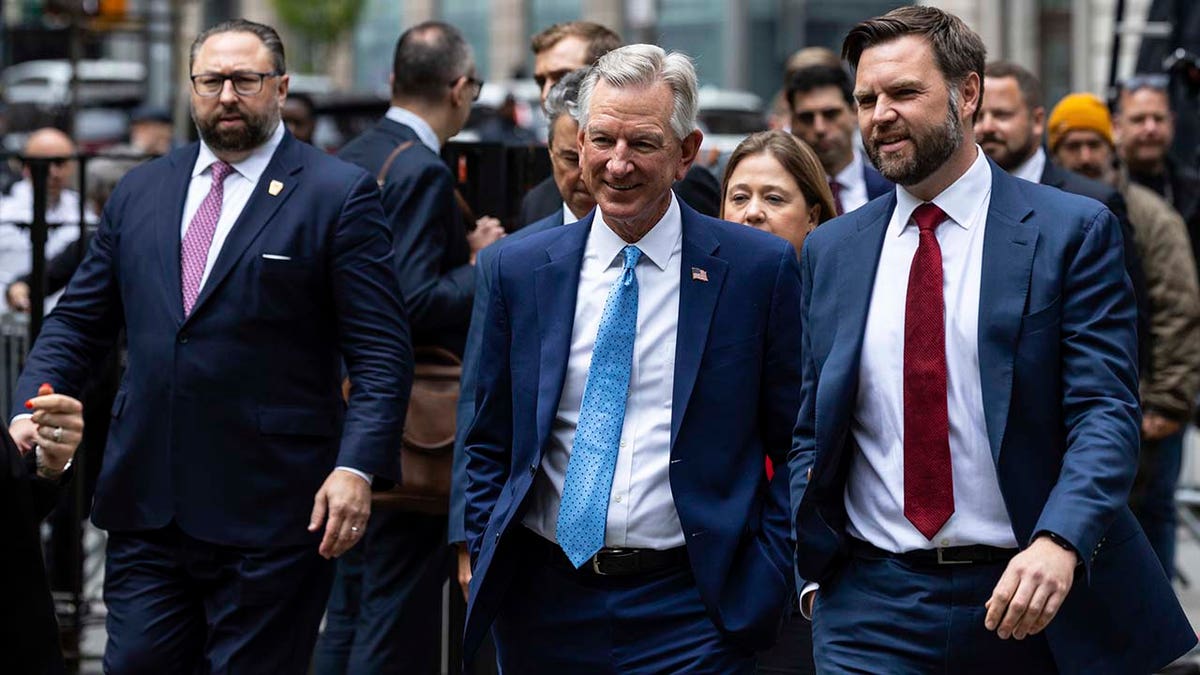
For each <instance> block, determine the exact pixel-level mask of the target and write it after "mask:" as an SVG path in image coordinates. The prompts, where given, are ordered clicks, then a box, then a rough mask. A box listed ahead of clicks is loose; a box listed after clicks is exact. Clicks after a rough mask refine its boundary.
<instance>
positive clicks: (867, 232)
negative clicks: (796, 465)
mask: <svg viewBox="0 0 1200 675" xmlns="http://www.w3.org/2000/svg"><path fill="white" fill-rule="evenodd" d="M895 208H896V193H895V191H892V193H891V195H890V196H889V197H888V198H886V199H884V200H881V201H880V202H878V203H871V204H868V205H867V206H865V207H863V208H862V209H861V210H859V211H858V212H856V214H855V216H852V217H857V218H858V227H857V228H856V229H855V231H854V232H853V233H852V234H851V235H850V236H848V237H846V238H845V239H843V240H842V243H841V246H840V247H839V248H838V251H837V270H838V271H837V275H838V314H837V331H836V333H835V334H834V337H833V341H832V345H831V346H830V350H829V354H828V356H827V357H826V358H825V366H824V368H823V370H822V371H821V379H820V387H819V389H818V391H817V410H816V415H817V428H818V429H825V430H827V431H832V432H834V433H835V434H836V435H838V436H840V435H841V433H842V430H843V429H844V428H845V426H846V424H847V423H848V422H849V417H848V415H847V413H848V412H849V411H851V410H853V409H854V405H853V404H854V398H855V396H856V395H857V392H858V368H859V361H860V358H861V355H862V346H863V337H864V333H865V330H866V325H867V311H868V309H869V308H870V306H871V294H872V292H873V290H874V287H875V273H876V271H877V270H878V267H879V255H880V252H881V251H882V250H883V237H884V236H885V234H886V232H887V226H888V222H889V221H890V220H891V217H892V211H893V210H894V209H895ZM829 392H832V395H833V396H834V398H832V399H829V398H828V397H827V395H828V394H829ZM823 394H826V395H823ZM826 442H827V443H828V447H831V448H840V447H841V445H842V444H841V443H839V442H837V439H836V438H829V439H826ZM824 475H829V474H828V472H826V473H825V474H824Z"/></svg>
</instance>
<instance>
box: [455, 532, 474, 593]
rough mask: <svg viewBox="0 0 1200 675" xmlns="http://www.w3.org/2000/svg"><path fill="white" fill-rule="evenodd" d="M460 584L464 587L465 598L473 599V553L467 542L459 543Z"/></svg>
mask: <svg viewBox="0 0 1200 675" xmlns="http://www.w3.org/2000/svg"><path fill="white" fill-rule="evenodd" d="M458 585H459V586H461V587H462V593H463V600H470V599H471V594H470V590H471V553H470V552H469V551H467V544H466V542H460V543H459V544H458Z"/></svg>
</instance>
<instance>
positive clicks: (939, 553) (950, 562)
mask: <svg viewBox="0 0 1200 675" xmlns="http://www.w3.org/2000/svg"><path fill="white" fill-rule="evenodd" d="M945 550H946V549H945V548H943V547H941V546H939V547H938V549H937V564H939V565H970V564H971V561H970V560H946V559H945V558H943V557H942V551H945Z"/></svg>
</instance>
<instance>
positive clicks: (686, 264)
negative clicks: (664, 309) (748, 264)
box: [671, 202, 729, 448]
mask: <svg viewBox="0 0 1200 675" xmlns="http://www.w3.org/2000/svg"><path fill="white" fill-rule="evenodd" d="M679 210H680V214H681V216H682V220H683V251H682V258H681V260H680V265H679V274H680V278H679V323H678V328H677V334H676V336H675V386H674V391H673V392H672V396H671V400H672V404H671V447H672V448H674V447H675V438H676V437H677V436H678V435H679V425H680V424H681V423H682V422H683V417H684V413H685V412H686V411H687V404H688V400H689V399H690V398H691V396H692V388H693V387H694V386H695V384H696V376H697V375H698V374H699V373H700V361H701V359H702V358H703V356H704V346H705V344H706V343H707V342H708V333H709V327H710V326H711V325H712V318H713V311H714V310H715V309H716V307H717V298H719V297H720V295H721V287H722V286H723V285H724V284H725V273H726V271H727V269H728V267H729V265H728V264H727V263H726V262H725V261H724V260H722V259H720V258H717V257H715V256H714V255H713V254H714V253H716V252H717V248H718V247H719V246H720V242H718V240H717V238H716V236H714V235H713V233H712V231H711V230H710V229H709V227H708V225H707V224H706V223H704V222H703V221H702V220H701V218H700V215H699V214H697V213H696V212H695V211H693V210H692V209H691V208H690V207H688V206H687V205H686V204H684V203H683V202H679ZM692 269H698V270H702V271H703V272H704V274H705V275H707V279H708V280H707V281H701V280H699V279H695V278H693V276H692Z"/></svg>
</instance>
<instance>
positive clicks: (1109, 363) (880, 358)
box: [790, 7, 1196, 674]
mask: <svg viewBox="0 0 1200 675" xmlns="http://www.w3.org/2000/svg"><path fill="white" fill-rule="evenodd" d="M843 51H844V54H845V55H846V57H847V60H848V61H849V63H850V64H851V65H852V66H853V67H855V68H856V70H857V73H856V81H855V87H854V97H855V99H856V101H857V103H858V111H859V112H858V120H859V125H860V127H861V129H862V135H863V138H864V140H865V141H866V145H867V150H868V153H870V155H871V157H872V160H873V161H874V162H875V165H876V166H877V167H878V168H879V169H880V171H881V172H882V173H883V175H884V176H885V177H887V178H889V179H892V180H894V181H895V182H896V183H897V185H898V187H897V189H896V191H895V193H894V194H893V195H891V196H890V197H888V198H885V199H878V200H875V201H873V202H871V203H870V204H868V205H867V206H865V207H863V208H862V209H859V210H858V211H855V212H854V213H851V214H848V215H847V216H845V217H843V218H838V219H835V220H832V221H830V222H827V223H825V224H823V225H822V226H821V227H819V228H817V230H816V231H815V232H814V233H813V234H812V235H810V236H809V238H808V240H807V241H806V243H805V246H804V251H803V254H802V260H801V268H802V271H803V280H804V283H803V288H804V292H803V302H802V307H803V314H804V326H805V331H804V338H803V341H802V345H803V346H802V349H803V354H804V356H803V370H804V385H803V395H802V399H801V401H802V402H801V408H800V415H799V417H798V419H797V423H796V432H795V439H794V442H793V447H792V451H791V457H790V468H791V481H792V502H793V505H794V508H795V524H796V540H797V548H796V562H797V567H798V570H799V572H800V576H801V577H803V578H804V579H807V580H808V581H809V582H817V583H819V588H815V589H814V588H813V587H812V585H806V587H805V589H804V591H803V598H804V599H811V598H813V597H814V596H815V598H816V600H815V603H811V604H810V603H809V602H804V603H803V605H802V606H804V607H806V608H807V610H808V611H809V612H810V613H811V616H812V619H813V645H814V656H815V660H816V665H817V669H818V670H819V671H821V672H904V673H909V672H914V673H915V672H919V673H962V672H970V673H1009V672H1021V673H1057V672H1064V673H1114V674H1117V673H1145V672H1152V671H1154V670H1157V669H1158V668H1160V667H1161V666H1163V665H1165V664H1166V663H1168V662H1170V661H1171V660H1172V659H1173V658H1176V657H1178V656H1179V655H1180V654H1182V653H1184V652H1186V651H1187V650H1188V649H1189V648H1190V647H1191V646H1192V645H1194V644H1195V643H1196V637H1195V634H1194V633H1193V632H1192V631H1191V628H1190V627H1189V626H1188V622H1187V618H1186V617H1185V616H1184V614H1183V611H1182V610H1181V609H1180V607H1179V603H1178V601H1177V600H1176V599H1175V595H1174V592H1173V591H1172V589H1171V585H1170V583H1169V582H1168V581H1167V578H1166V576H1165V575H1164V574H1163V571H1162V567H1161V566H1160V565H1159V564H1158V561H1157V559H1156V558H1155V557H1154V553H1153V552H1152V551H1151V549H1150V546H1149V544H1148V542H1147V541H1146V537H1145V535H1144V534H1143V533H1142V531H1141V528H1140V527H1139V526H1138V523H1137V521H1136V519H1135V518H1134V517H1133V515H1132V513H1130V510H1129V507H1128V506H1126V500H1127V498H1128V496H1129V490H1130V487H1131V485H1132V483H1133V475H1134V469H1135V466H1136V462H1137V450H1138V444H1139V436H1140V430H1139V410H1138V397H1137V335H1136V311H1137V310H1136V304H1135V301H1134V296H1133V290H1132V287H1131V285H1130V282H1129V278H1128V276H1127V275H1126V273H1125V270H1124V260H1123V257H1124V255H1123V246H1122V242H1121V231H1120V226H1119V224H1118V222H1117V219H1116V218H1115V217H1114V216H1113V214H1112V213H1111V212H1110V211H1109V210H1108V209H1106V208H1105V207H1104V206H1103V205H1102V204H1100V203H1099V202H1096V201H1093V200H1090V199H1087V198H1083V197H1078V196H1075V195H1069V194H1065V193H1063V192H1060V191H1058V190H1055V189H1053V188H1048V187H1044V186H1041V185H1037V184H1034V183H1030V182H1027V181H1023V180H1020V179H1017V178H1013V177H1011V176H1009V175H1008V174H1007V173H1005V172H1004V171H1003V170H1001V169H1000V168H999V167H997V166H996V165H995V164H993V163H991V161H990V160H988V158H987V156H986V155H984V153H983V151H982V150H980V148H979V146H978V145H976V144H975V137H974V131H973V128H972V125H971V120H972V118H973V117H974V116H975V115H976V112H977V111H978V109H979V105H980V100H981V95H982V92H983V69H984V47H983V42H982V40H980V38H979V36H978V35H976V34H975V33H974V32H972V31H971V30H970V29H969V28H967V27H966V25H965V24H964V23H963V22H962V21H961V20H960V19H958V18H957V17H955V16H952V15H950V14H946V13H945V12H943V11H941V10H939V9H935V8H931V7H904V8H901V9H897V10H894V11H892V12H889V13H888V14H887V15H885V16H883V17H879V18H877V19H872V20H869V21H865V22H863V23H861V24H859V25H858V26H856V27H855V28H854V29H853V30H851V32H850V34H849V35H848V36H847V38H846V41H845V45H844V49H843ZM1130 589H1137V591H1136V593H1133V594H1131V593H1130V592H1129V591H1130Z"/></svg>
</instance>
